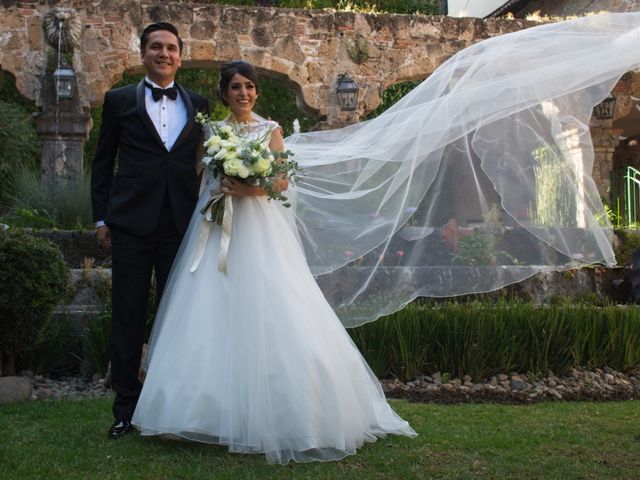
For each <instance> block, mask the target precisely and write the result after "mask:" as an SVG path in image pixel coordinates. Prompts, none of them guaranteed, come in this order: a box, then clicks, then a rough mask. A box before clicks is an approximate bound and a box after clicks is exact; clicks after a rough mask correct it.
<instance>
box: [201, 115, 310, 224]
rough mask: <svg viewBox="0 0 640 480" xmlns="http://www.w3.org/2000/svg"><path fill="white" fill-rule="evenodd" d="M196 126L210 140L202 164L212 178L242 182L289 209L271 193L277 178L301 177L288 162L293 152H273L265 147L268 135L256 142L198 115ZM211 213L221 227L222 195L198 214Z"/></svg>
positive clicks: (211, 201) (275, 194)
mask: <svg viewBox="0 0 640 480" xmlns="http://www.w3.org/2000/svg"><path fill="white" fill-rule="evenodd" d="M196 120H197V121H198V123H200V124H202V125H203V126H205V127H208V133H209V136H208V138H207V139H206V140H205V142H204V147H205V148H206V154H205V156H204V157H203V159H202V164H203V165H204V167H205V168H206V169H209V170H211V172H212V173H213V176H214V178H217V177H218V175H220V174H221V173H224V174H225V175H226V176H228V177H233V178H235V179H237V180H240V181H243V182H245V183H247V184H248V185H253V186H260V187H263V188H264V189H265V191H266V192H267V198H268V199H269V200H280V201H282V202H284V203H283V205H284V206H285V207H290V206H291V204H290V203H287V197H285V196H284V195H283V194H282V193H281V192H279V191H276V190H275V189H274V187H275V182H276V180H278V178H281V177H288V178H289V179H290V181H293V179H294V176H295V175H298V174H299V173H300V168H299V167H298V164H297V163H296V162H294V161H291V160H289V157H290V156H292V155H293V152H291V151H286V152H272V151H271V150H269V148H268V147H266V146H265V145H264V143H265V142H266V140H267V139H268V138H269V137H270V135H271V130H269V131H267V132H266V133H265V134H264V135H262V136H261V137H259V138H253V139H252V138H249V137H248V136H246V135H242V134H240V133H238V132H237V131H236V130H234V128H233V127H231V126H230V125H223V124H222V123H221V122H215V121H212V120H211V119H210V118H209V116H207V115H205V114H202V113H198V114H197V115H196ZM209 209H211V215H210V218H209V219H210V220H212V221H215V222H217V223H218V225H220V224H222V218H223V215H224V195H223V194H222V193H219V194H217V195H214V196H213V197H212V198H211V199H210V200H209V201H208V202H207V204H206V205H205V206H204V207H203V208H202V210H200V213H202V214H203V215H206V214H207V211H208V210H209Z"/></svg>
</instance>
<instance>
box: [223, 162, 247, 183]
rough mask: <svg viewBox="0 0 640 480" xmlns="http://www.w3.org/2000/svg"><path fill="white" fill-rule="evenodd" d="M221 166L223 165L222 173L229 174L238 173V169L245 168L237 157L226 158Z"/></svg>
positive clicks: (234, 174)
mask: <svg viewBox="0 0 640 480" xmlns="http://www.w3.org/2000/svg"><path fill="white" fill-rule="evenodd" d="M223 166H224V173H226V174H227V175H231V176H236V175H240V170H241V169H242V168H245V169H246V167H245V166H244V164H243V163H242V160H240V159H239V158H233V159H231V160H228V161H226V162H224V165H223ZM243 178H246V177H243Z"/></svg>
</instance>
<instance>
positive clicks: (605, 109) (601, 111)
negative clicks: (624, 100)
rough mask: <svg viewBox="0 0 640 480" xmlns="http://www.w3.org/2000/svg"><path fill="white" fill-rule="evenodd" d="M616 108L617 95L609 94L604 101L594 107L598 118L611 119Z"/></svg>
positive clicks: (594, 112)
mask: <svg viewBox="0 0 640 480" xmlns="http://www.w3.org/2000/svg"><path fill="white" fill-rule="evenodd" d="M615 108H616V97H614V96H613V95H609V96H608V97H607V98H605V99H604V100H603V101H602V102H600V103H599V104H598V105H596V106H595V107H593V114H594V115H595V116H596V118H597V119H598V120H610V119H612V118H613V112H614V110H615Z"/></svg>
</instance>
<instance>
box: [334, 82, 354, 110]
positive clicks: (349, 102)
mask: <svg viewBox="0 0 640 480" xmlns="http://www.w3.org/2000/svg"><path fill="white" fill-rule="evenodd" d="M359 91H360V89H359V88H358V86H357V85H356V82H354V81H353V79H352V78H351V77H349V76H348V75H347V74H346V73H342V74H340V75H339V76H338V87H337V88H336V93H337V95H338V102H339V103H340V109H341V110H342V111H345V112H349V111H353V110H355V109H356V107H357V106H358V92H359Z"/></svg>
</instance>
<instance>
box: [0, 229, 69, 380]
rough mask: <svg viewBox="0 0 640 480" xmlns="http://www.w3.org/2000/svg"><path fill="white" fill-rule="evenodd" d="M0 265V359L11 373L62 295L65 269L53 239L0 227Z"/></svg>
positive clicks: (65, 279) (64, 287) (64, 291)
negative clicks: (0, 267)
mask: <svg viewBox="0 0 640 480" xmlns="http://www.w3.org/2000/svg"><path fill="white" fill-rule="evenodd" d="M0 265H2V269H0V330H1V331H2V336H1V337H0V360H1V362H2V363H1V366H2V373H3V374H12V373H14V370H15V361H16V359H17V358H19V357H20V356H21V355H23V354H26V353H27V352H29V350H30V349H31V348H32V347H33V345H34V344H35V343H37V339H38V335H39V334H40V332H41V330H42V327H43V326H44V325H45V323H46V322H47V320H48V319H49V317H50V316H51V313H52V311H53V308H54V307H55V305H56V304H57V303H58V302H59V301H61V300H62V299H63V298H64V297H65V294H66V292H67V284H68V279H69V269H68V267H67V266H66V264H65V263H64V260H63V258H62V253H60V250H59V249H58V247H57V246H56V245H55V244H54V243H52V242H50V241H48V240H45V239H42V238H35V237H32V236H29V235H27V234H25V233H22V232H15V231H12V230H1V231H0Z"/></svg>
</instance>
